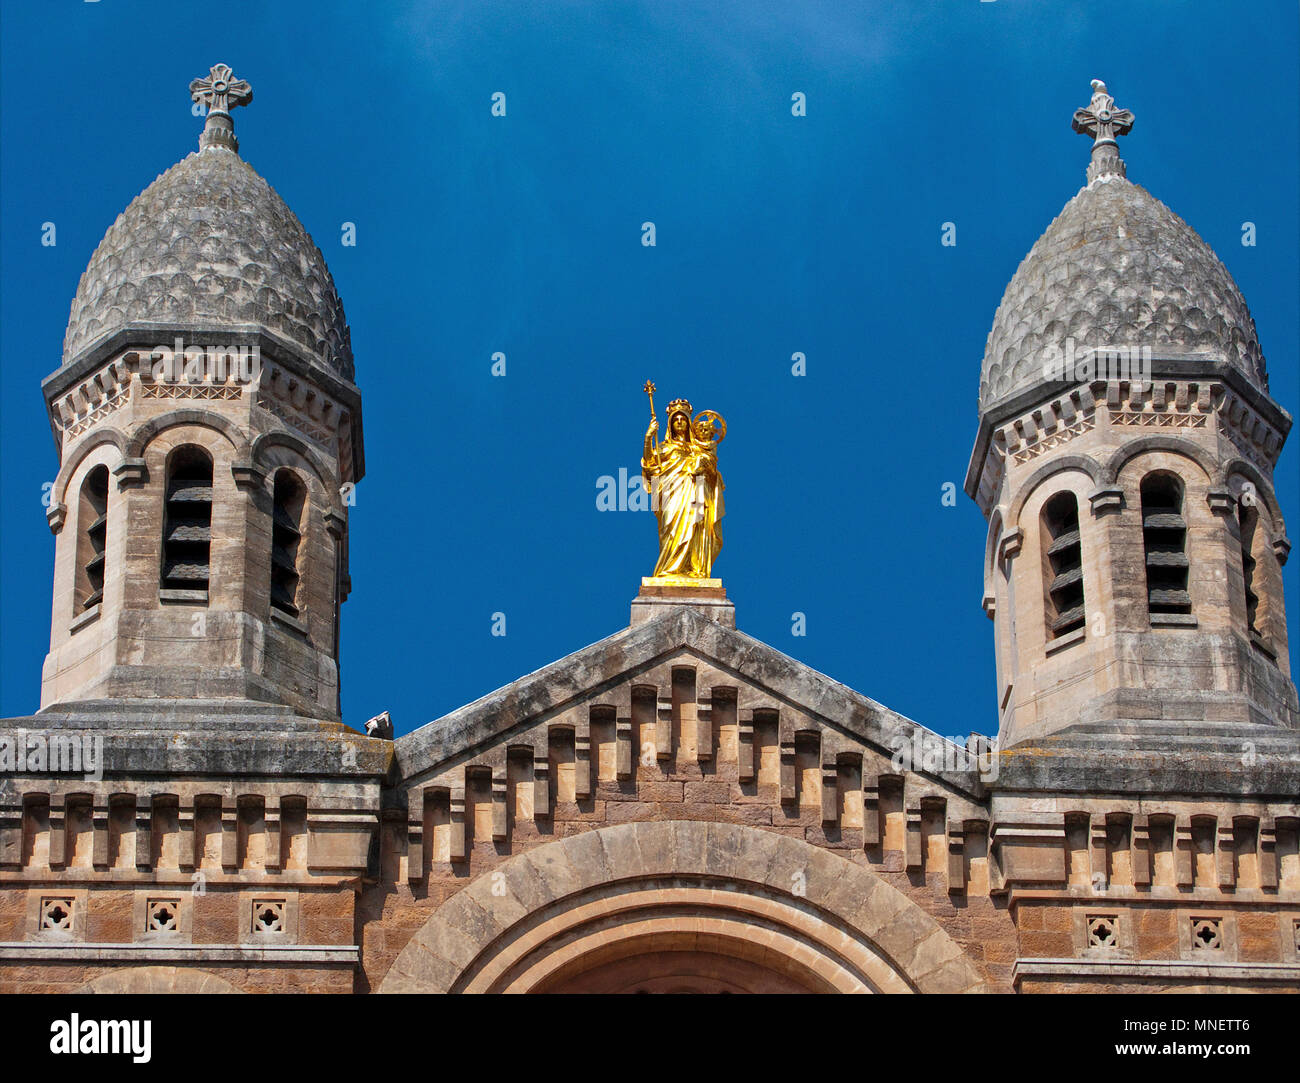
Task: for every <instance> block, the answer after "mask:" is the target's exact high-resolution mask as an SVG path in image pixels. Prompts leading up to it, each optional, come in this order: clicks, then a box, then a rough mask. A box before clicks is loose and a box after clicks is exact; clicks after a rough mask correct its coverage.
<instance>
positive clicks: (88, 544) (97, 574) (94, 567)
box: [74, 466, 108, 619]
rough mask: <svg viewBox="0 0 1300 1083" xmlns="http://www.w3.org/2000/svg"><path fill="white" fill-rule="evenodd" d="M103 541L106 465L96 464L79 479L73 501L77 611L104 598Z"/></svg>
mask: <svg viewBox="0 0 1300 1083" xmlns="http://www.w3.org/2000/svg"><path fill="white" fill-rule="evenodd" d="M107 544H108V467H107V466H97V467H95V468H94V469H93V470H91V471H90V473H89V474H87V475H86V480H85V481H83V482H82V483H81V496H80V499H79V501H78V505H77V586H76V591H75V595H74V597H75V600H76V612H77V613H84V612H85V611H86V610H87V609H90V608H92V607H93V606H97V605H99V603H100V602H102V601H103V600H104V571H105V559H106V558H105V549H106V547H107ZM88 619H89V618H88Z"/></svg>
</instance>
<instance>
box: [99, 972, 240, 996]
mask: <svg viewBox="0 0 1300 1083" xmlns="http://www.w3.org/2000/svg"><path fill="white" fill-rule="evenodd" d="M78 992H82V993H160V994H161V993H242V992H243V990H242V989H240V988H239V987H238V986H237V985H232V984H231V983H230V982H228V981H226V979H225V978H219V977H217V975H215V974H210V973H209V972H208V971H206V970H192V969H190V968H187V967H183V966H132V967H127V968H125V969H123V970H114V971H111V972H110V973H108V974H101V975H100V976H99V977H98V978H95V979H94V980H93V981H88V982H87V983H86V984H85V985H83V986H82V987H81V988H80V989H79V990H78Z"/></svg>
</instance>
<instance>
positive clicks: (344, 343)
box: [63, 145, 353, 381]
mask: <svg viewBox="0 0 1300 1083" xmlns="http://www.w3.org/2000/svg"><path fill="white" fill-rule="evenodd" d="M151 326H158V327H163V328H174V327H193V328H194V329H195V330H196V331H198V330H202V331H220V330H222V329H225V328H244V329H264V330H266V331H268V332H270V333H271V334H272V335H275V336H278V337H279V338H281V339H284V340H287V341H288V342H289V343H290V344H291V345H293V346H296V347H297V348H299V350H300V351H302V352H303V353H304V354H305V360H307V361H308V362H309V363H311V364H314V365H319V366H321V367H323V368H326V369H328V370H329V371H331V372H333V373H334V374H336V375H338V376H341V377H343V378H344V379H346V380H349V381H350V380H352V378H353V368H352V344H351V336H350V335H349V333H348V326H347V322H346V320H345V319H344V316H343V304H342V302H341V301H340V300H339V295H338V292H337V291H336V290H335V288H334V280H333V278H332V277H331V275H330V272H329V268H328V267H326V265H325V257H324V256H323V255H321V251H320V249H319V248H317V247H316V245H315V244H314V243H313V242H312V239H311V237H310V236H309V235H308V234H307V231H306V230H304V229H303V227H302V223H300V222H299V221H298V219H297V217H295V215H294V213H293V212H292V211H291V210H290V209H289V207H288V205H287V204H286V203H285V202H284V200H283V199H281V198H280V197H279V196H278V195H277V194H276V193H275V190H274V189H272V188H271V186H270V185H269V184H267V183H266V181H265V180H263V179H262V178H261V177H260V176H259V175H258V174H257V172H256V171H255V170H254V169H253V168H252V167H251V166H249V165H248V164H247V163H246V162H245V161H244V160H243V159H242V158H240V157H239V155H238V154H237V153H236V152H235V151H234V150H233V149H231V148H230V147H228V146H221V145H205V146H204V147H203V149H202V150H199V151H197V152H195V153H193V154H191V155H189V157H187V158H185V159H183V160H182V161H180V162H178V163H177V164H176V165H174V166H172V168H171V169H169V170H167V172H165V173H163V174H162V175H161V176H160V177H158V178H157V179H156V180H155V181H154V182H153V183H152V184H151V185H149V187H148V188H146V189H145V190H144V191H143V192H141V193H140V195H138V196H137V197H136V198H135V199H134V200H132V201H131V204H130V206H128V207H127V208H126V210H125V211H123V212H122V214H121V215H119V216H118V219H117V221H116V222H114V223H113V225H112V226H111V227H110V228H109V230H108V232H107V233H106V234H105V235H104V239H103V240H102V241H101V242H100V244H99V247H98V248H97V249H95V254H94V255H93V256H91V258H90V263H89V265H88V266H87V267H86V271H85V274H83V275H82V276H81V282H80V284H79V285H78V287H77V294H76V297H74V298H73V301H72V312H71V316H70V318H69V320H68V330H67V335H66V336H65V338H64V342H63V363H64V365H67V364H69V363H70V362H72V361H74V360H76V359H77V358H78V357H79V356H80V355H81V354H82V353H84V352H85V351H86V350H87V349H88V348H90V347H92V346H94V345H95V344H96V343H97V342H99V341H100V340H102V339H103V338H105V337H107V336H109V335H111V334H112V333H114V332H115V331H119V330H122V329H123V328H140V329H142V330H143V329H148V328H150V327H151Z"/></svg>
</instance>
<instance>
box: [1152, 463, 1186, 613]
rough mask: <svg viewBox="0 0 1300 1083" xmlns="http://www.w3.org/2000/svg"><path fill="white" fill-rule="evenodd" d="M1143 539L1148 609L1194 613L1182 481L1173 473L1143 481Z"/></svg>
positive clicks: (1158, 611) (1163, 611) (1153, 475)
mask: <svg viewBox="0 0 1300 1083" xmlns="http://www.w3.org/2000/svg"><path fill="white" fill-rule="evenodd" d="M1142 540H1143V543H1144V547H1145V550H1146V569H1147V609H1148V611H1149V612H1151V613H1153V614H1173V613H1191V611H1192V597H1191V595H1190V594H1189V593H1188V592H1187V583H1188V571H1189V564H1188V559H1187V521H1186V520H1185V519H1184V518H1183V484H1182V482H1181V481H1179V480H1178V479H1177V478H1176V477H1174V476H1173V475H1172V474H1152V475H1150V476H1149V477H1147V478H1144V479H1143V481H1142Z"/></svg>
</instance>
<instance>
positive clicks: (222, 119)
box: [190, 64, 253, 151]
mask: <svg viewBox="0 0 1300 1083" xmlns="http://www.w3.org/2000/svg"><path fill="white" fill-rule="evenodd" d="M234 75H235V73H234V72H233V71H232V70H231V68H230V65H229V64H214V65H213V66H212V69H211V71H209V72H208V75H207V77H206V78H201V79H195V80H194V81H193V82H192V83H190V97H191V98H193V99H194V100H195V101H196V102H202V103H203V104H204V105H206V106H207V107H208V119H207V123H205V124H204V126H203V134H202V135H201V136H199V149H200V150H204V149H206V148H208V147H225V148H227V149H228V150H233V151H238V150H239V140H238V139H236V138H235V124H234V121H232V120H231V119H230V110H232V109H234V108H235V107H236V106H238V105H248V104H249V103H250V102H251V101H252V100H253V88H252V87H251V86H249V84H248V83H247V82H246V81H245V80H243V79H236V78H235V77H234Z"/></svg>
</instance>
